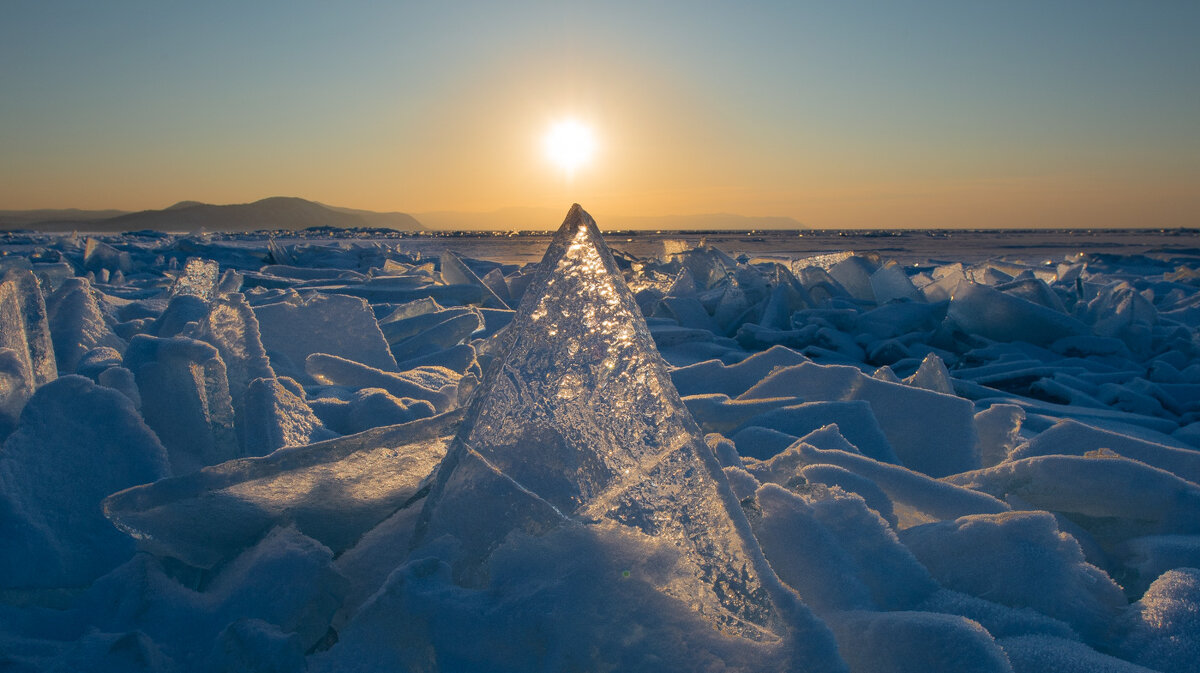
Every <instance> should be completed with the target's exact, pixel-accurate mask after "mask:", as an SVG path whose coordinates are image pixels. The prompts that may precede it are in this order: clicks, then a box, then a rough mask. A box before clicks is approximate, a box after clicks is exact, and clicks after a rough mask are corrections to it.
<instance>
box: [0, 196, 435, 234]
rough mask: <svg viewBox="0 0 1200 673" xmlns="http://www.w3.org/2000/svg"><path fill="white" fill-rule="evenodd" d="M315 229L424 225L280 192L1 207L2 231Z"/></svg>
mask: <svg viewBox="0 0 1200 673" xmlns="http://www.w3.org/2000/svg"><path fill="white" fill-rule="evenodd" d="M310 227H336V228H339V229H355V228H368V227H374V228H381V229H395V230H399V231H417V230H419V229H421V228H422V227H421V223H420V222H418V221H417V220H416V218H414V217H413V216H412V215H408V214H406V213H377V212H374V211H369V210H354V209H351V208H336V207H333V206H326V205H324V204H321V203H316V202H315V201H306V200H304V199H299V198H295V197H289V196H275V197H271V198H267V199H262V200H261V201H255V202H254V203H239V204H233V205H225V206H216V205H212V204H208V203H200V202H197V201H181V202H179V203H176V204H175V205H173V206H169V207H167V208H163V209H162V210H143V211H140V212H136V213H129V212H121V211H112V210H24V211H0V229H36V230H40V231H72V230H85V231H104V232H123V231H139V230H143V229H153V230H155V231H171V232H190V231H197V230H200V229H204V230H205V231H255V230H259V229H286V230H299V229H308V228H310Z"/></svg>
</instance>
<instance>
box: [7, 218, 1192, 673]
mask: <svg viewBox="0 0 1200 673" xmlns="http://www.w3.org/2000/svg"><path fill="white" fill-rule="evenodd" d="M329 233H330V232H321V233H320V234H318V233H317V232H313V233H312V234H311V235H309V236H305V235H300V236H295V235H291V236H289V237H288V238H274V237H269V236H265V235H264V236H252V235H219V236H212V235H190V236H182V235H167V234H155V233H152V232H139V233H134V234H127V235H124V236H113V235H107V236H93V237H88V236H78V235H73V236H65V237H64V236H50V235H44V234H35V233H7V234H4V235H3V239H2V240H0V245H2V246H3V253H4V254H3V256H0V270H2V271H3V274H4V275H3V278H2V280H0V437H2V438H3V445H2V447H0V670H4V671H10V670H11V671H163V672H168V671H169V672H181V671H301V670H311V671H329V672H335V671H454V672H457V671H514V672H515V671H563V670H581V671H582V670H588V671H591V670H620V671H627V670H628V671H636V670H645V671H663V670H678V671H694V670H728V671H831V672H832V671H853V672H868V673H874V672H885V671H886V672H892V671H895V672H899V671H921V672H922V673H928V672H930V671H1015V672H1018V673H1021V672H1041V671H1046V672H1049V671H1080V672H1084V671H1086V672H1087V673H1097V672H1103V671H1146V670H1155V671H1163V672H1176V671H1200V337H1198V336H1197V328H1198V327H1200V248H1197V247H1196V246H1194V243H1193V242H1194V240H1195V239H1194V237H1189V236H1186V235H1185V236H1182V237H1181V236H1173V235H1170V234H1168V233H1154V232H1143V233H1140V234H1136V235H1135V234H1130V233H1129V232H1114V233H1112V234H1110V235H1108V237H1107V238H1106V237H1105V235H1104V234H1098V235H1097V234H1089V235H1088V237H1086V238H1085V237H1083V236H1075V235H1068V234H1064V233H1059V232H1046V233H1045V234H1042V235H1040V236H1039V235H1036V234H1030V235H1029V238H1028V239H1025V240H1020V239H1018V240H1014V239H1013V238H1012V237H1011V236H1010V237H1005V236H1003V235H1000V234H985V233H979V232H975V233H973V234H972V233H963V234H960V235H958V236H959V238H960V239H961V240H962V241H965V244H962V245H958V244H957V243H958V241H954V238H955V236H956V235H955V234H950V235H949V238H948V239H943V238H936V237H932V236H931V237H924V238H920V239H914V238H911V236H912V235H909V236H910V238H908V239H904V238H903V237H892V236H881V237H878V238H876V239H874V240H872V239H869V238H866V237H862V238H858V239H855V240H853V241H852V242H853V243H854V246H855V247H856V250H857V251H855V250H845V249H842V248H837V247H833V246H834V245H836V244H837V243H838V242H839V241H845V242H851V241H848V240H847V239H839V238H838V237H828V239H821V240H820V241H817V242H816V244H815V247H814V241H813V237H812V236H809V237H808V240H807V241H805V242H804V244H803V245H797V241H798V240H801V239H803V237H797V236H796V235H795V234H794V233H793V234H790V235H789V236H791V238H785V236H784V235H783V234H763V235H750V236H743V237H741V238H738V237H735V236H729V235H725V236H723V237H720V236H714V237H713V239H712V240H714V241H719V242H720V244H719V245H713V244H710V243H709V242H706V241H695V240H694V237H684V236H680V237H678V238H664V237H662V236H657V237H653V236H640V237H639V236H638V235H625V234H622V235H619V236H616V237H612V238H611V240H610V241H608V242H606V241H605V237H604V236H602V235H601V233H600V229H599V228H598V227H597V226H596V223H595V222H594V221H593V220H592V218H591V217H590V216H589V215H588V214H587V213H586V212H584V211H583V209H582V208H580V207H578V206H575V207H573V208H572V209H571V211H570V212H569V213H568V215H567V217H566V220H565V221H564V222H563V224H562V226H561V227H560V228H559V229H558V231H557V233H555V234H554V236H553V237H549V238H546V237H536V238H532V239H521V238H520V237H518V238H517V239H515V240H514V239H513V238H495V239H490V240H489V239H487V238H483V237H475V238H473V239H456V238H425V239H412V238H393V239H389V238H374V239H372V238H370V237H368V236H364V235H363V234H361V233H358V232H343V233H342V234H340V235H337V238H336V239H334V240H325V239H322V238H321V236H326V237H327V236H328V235H329ZM531 240H532V241H533V242H530V241H531ZM1074 243H1079V244H1080V245H1081V247H1084V248H1086V250H1085V251H1077V250H1075V249H1068V248H1065V247H1058V246H1060V245H1064V244H1074ZM610 244H611V245H613V247H614V249H610V247H609V245H610ZM810 248H811V249H810ZM866 248H872V249H866ZM534 249H536V255H537V256H540V258H541V261H540V263H539V262H532V261H527V260H530V259H532V258H533V257H532V256H533V255H534V254H535V252H534ZM489 250H490V251H494V252H496V253H497V254H496V256H495V257H496V258H494V259H491V258H489V256H488V255H487V254H484V253H486V252H488V251H489ZM543 250H544V252H543ZM514 252H515V253H516V254H513V253H514ZM956 253H957V256H956Z"/></svg>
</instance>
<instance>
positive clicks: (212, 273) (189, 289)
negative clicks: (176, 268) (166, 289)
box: [169, 257, 221, 301]
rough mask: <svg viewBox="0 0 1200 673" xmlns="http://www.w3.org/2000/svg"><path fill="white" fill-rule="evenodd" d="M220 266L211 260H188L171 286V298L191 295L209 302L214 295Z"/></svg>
mask: <svg viewBox="0 0 1200 673" xmlns="http://www.w3.org/2000/svg"><path fill="white" fill-rule="evenodd" d="M220 275H221V265H220V264H217V263H216V262H214V261H213V260H211V259H199V258H197V257H190V258H188V261H187V264H186V265H184V267H183V272H182V273H180V274H179V275H178V276H177V277H176V278H175V282H174V283H172V284H171V290H170V293H169V294H170V295H171V296H172V297H174V296H177V295H181V294H191V295H195V296H197V297H200V298H201V299H203V300H205V301H209V300H211V299H212V298H213V296H214V295H215V294H216V290H217V281H218V280H219V279H220Z"/></svg>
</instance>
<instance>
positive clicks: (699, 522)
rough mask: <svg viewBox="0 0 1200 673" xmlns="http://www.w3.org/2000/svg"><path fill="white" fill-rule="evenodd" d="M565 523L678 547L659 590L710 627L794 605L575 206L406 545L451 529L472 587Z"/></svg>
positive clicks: (734, 631) (764, 618) (768, 630)
mask: <svg viewBox="0 0 1200 673" xmlns="http://www.w3.org/2000/svg"><path fill="white" fill-rule="evenodd" d="M578 526H585V527H589V526H598V527H601V528H609V529H612V528H615V529H619V530H623V531H630V532H634V533H635V534H640V535H642V536H645V537H647V538H649V539H651V540H654V541H657V542H660V543H662V544H665V545H669V546H670V547H673V548H674V549H676V550H677V551H678V553H679V555H680V559H681V560H680V565H681V566H682V570H681V572H680V573H678V575H677V576H676V579H675V580H674V581H672V582H670V583H668V584H667V585H666V586H663V587H662V591H663V592H665V593H666V594H668V595H670V596H672V597H674V598H675V599H678V600H680V601H683V602H685V603H687V604H688V605H690V606H691V607H692V609H693V610H695V611H696V612H697V613H699V614H700V615H701V616H702V617H703V618H704V619H705V620H706V621H707V622H708V623H709V624H710V625H711V626H712V627H713V628H715V629H717V630H719V631H722V632H725V633H727V634H731V635H736V636H740V637H743V638H747V639H751V640H755V641H774V640H777V639H779V638H780V637H781V636H782V635H783V634H784V633H785V632H786V631H787V628H788V626H787V625H785V624H784V622H783V621H782V614H783V613H784V612H786V613H787V614H788V615H789V618H790V619H793V620H794V619H795V617H794V616H793V615H792V613H794V612H796V611H797V610H799V611H801V612H804V610H803V608H802V607H801V606H799V605H798V604H795V603H794V598H792V595H791V594H790V593H789V592H786V590H784V589H783V587H782V585H781V584H780V583H779V581H778V579H777V578H776V577H775V575H774V573H773V571H772V570H771V569H770V567H769V566H768V565H767V564H766V563H765V560H764V559H763V557H762V552H761V550H760V549H759V547H758V544H757V542H756V541H755V539H754V537H753V534H752V533H751V532H750V529H749V525H748V522H747V520H746V518H745V516H744V514H743V513H742V511H741V508H740V506H739V504H738V501H737V499H736V498H735V496H734V495H733V493H732V491H731V490H730V488H729V486H728V483H727V482H726V480H725V476H724V473H723V472H722V470H721V467H720V465H719V464H718V463H717V460H716V457H715V456H714V455H713V453H712V452H711V451H710V450H709V449H708V447H707V446H706V445H705V444H704V442H703V439H702V436H701V434H700V431H699V429H698V428H697V426H696V424H695V421H693V420H692V418H691V416H690V414H689V413H688V411H687V409H686V407H685V406H684V405H683V402H682V401H681V400H680V398H679V395H678V393H677V392H676V391H675V388H674V386H673V385H672V383H671V379H670V376H669V374H668V372H667V368H666V366H665V365H664V363H663V361H662V359H661V357H660V356H659V354H658V352H657V351H656V350H655V348H654V343H653V341H652V339H651V336H650V333H649V330H648V328H647V327H646V324H645V322H644V320H643V319H642V317H641V314H640V312H639V310H638V307H637V304H636V303H635V301H634V298H633V296H632V294H631V293H630V291H629V289H628V288H627V287H626V286H625V283H624V281H623V279H622V276H621V274H620V272H619V271H618V269H617V267H616V262H615V261H614V260H613V257H612V255H611V253H610V252H609V250H608V248H607V246H606V245H605V243H604V241H603V239H602V238H601V235H600V232H599V230H598V229H597V227H596V224H595V222H594V221H593V220H592V218H591V217H590V216H589V215H588V214H587V213H586V212H584V211H583V209H582V208H580V207H579V206H578V205H576V206H574V207H573V208H572V209H571V211H570V212H569V213H568V215H567V218H566V220H565V221H564V222H563V225H562V227H561V228H560V229H559V230H558V232H557V233H556V234H555V237H554V239H553V241H552V242H551V244H550V246H549V248H548V249H547V251H546V254H545V257H544V258H543V260H542V263H541V267H540V270H539V272H538V275H537V276H536V277H535V278H534V280H533V281H532V282H531V284H530V286H529V288H528V290H527V291H526V293H525V297H524V300H523V301H522V303H521V306H520V308H519V309H518V311H517V316H516V317H515V318H514V320H513V322H512V324H511V325H510V327H509V332H508V334H507V348H506V353H505V355H503V356H502V357H501V358H499V360H498V361H497V362H496V363H494V364H493V366H492V368H491V369H490V370H489V372H488V374H487V376H486V378H485V381H484V382H483V384H482V385H481V386H480V387H479V389H478V390H477V391H476V393H475V396H474V398H473V400H472V401H471V403H470V406H469V407H468V409H467V411H466V414H465V420H464V423H463V426H462V428H461V429H460V431H459V433H458V436H457V437H456V439H455V441H454V442H453V443H452V445H451V448H450V450H449V453H448V455H447V458H446V460H445V462H444V463H443V466H442V468H441V470H440V472H439V475H438V478H437V481H436V482H435V485H434V487H433V490H432V491H431V493H430V496H429V498H428V499H427V502H426V505H425V509H424V511H423V512H422V517H421V520H420V522H419V524H418V529H417V533H416V536H415V542H414V546H415V547H420V546H421V545H428V544H431V543H433V542H435V541H436V540H438V538H440V537H442V536H451V537H452V538H454V539H455V542H456V543H457V544H458V545H460V550H459V552H458V554H457V557H456V558H455V559H454V560H453V563H452V565H453V575H454V577H455V579H456V581H457V582H459V583H461V584H463V585H465V586H481V585H483V584H484V583H485V582H486V577H487V573H488V564H489V556H490V555H491V554H492V552H493V551H495V550H496V548H497V547H498V546H499V545H501V543H502V542H504V541H505V539H506V538H511V537H512V536H515V535H520V534H525V535H532V536H535V537H540V536H542V535H545V534H547V533H549V532H551V531H553V530H556V529H563V528H573V527H578ZM784 601H792V603H791V604H790V605H789V606H787V607H786V608H785V610H783V611H781V609H780V605H779V603H780V602H784Z"/></svg>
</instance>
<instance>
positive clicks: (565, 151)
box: [542, 119, 596, 176]
mask: <svg viewBox="0 0 1200 673" xmlns="http://www.w3.org/2000/svg"><path fill="white" fill-rule="evenodd" d="M542 146H543V148H544V149H545V151H546V158H548V159H550V161H553V162H554V163H555V164H558V166H559V167H561V168H562V169H563V170H564V171H565V172H566V173H567V175H568V176H570V175H574V173H575V171H576V170H578V169H579V168H580V167H581V166H583V165H584V164H586V163H587V162H588V161H590V160H591V158H592V156H593V155H594V154H595V153H596V136H595V134H594V133H592V129H591V127H589V126H587V125H586V124H583V123H581V122H579V121H577V120H575V119H565V120H563V121H560V122H557V123H555V124H554V125H553V126H551V127H550V130H549V131H547V132H546V135H545V137H543V138H542Z"/></svg>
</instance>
